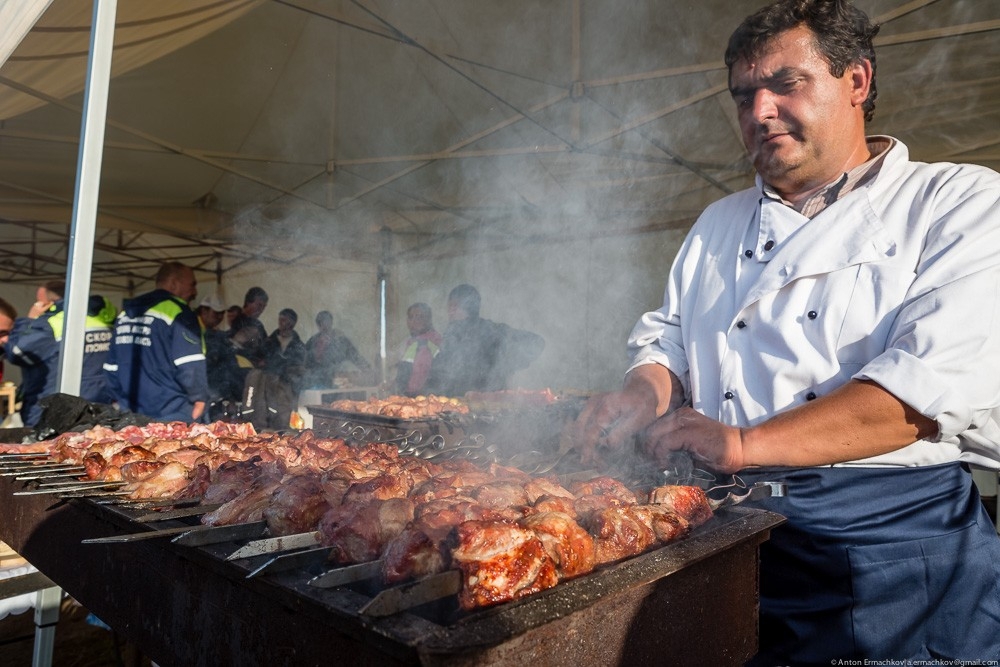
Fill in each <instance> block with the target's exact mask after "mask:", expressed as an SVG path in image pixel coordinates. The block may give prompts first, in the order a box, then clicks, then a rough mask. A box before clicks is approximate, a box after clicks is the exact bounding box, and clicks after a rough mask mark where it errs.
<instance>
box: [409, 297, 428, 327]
mask: <svg viewBox="0 0 1000 667" xmlns="http://www.w3.org/2000/svg"><path fill="white" fill-rule="evenodd" d="M411 310H412V311H414V312H416V313H422V314H423V316H424V317H426V318H427V321H428V322H430V320H431V307H430V306H428V305H427V304H426V303H424V302H422V301H418V302H417V303H414V304H411V305H410V307H409V308H407V309H406V314H407V315H409V314H410V311H411Z"/></svg>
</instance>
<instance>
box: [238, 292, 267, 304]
mask: <svg viewBox="0 0 1000 667" xmlns="http://www.w3.org/2000/svg"><path fill="white" fill-rule="evenodd" d="M258 299H260V300H262V301H263V302H264V303H267V292H265V291H264V288H263V287H251V288H250V289H248V290H247V293H246V296H244V297H243V305H244V306H245V305H247V304H248V303H252V302H254V301H257V300H258Z"/></svg>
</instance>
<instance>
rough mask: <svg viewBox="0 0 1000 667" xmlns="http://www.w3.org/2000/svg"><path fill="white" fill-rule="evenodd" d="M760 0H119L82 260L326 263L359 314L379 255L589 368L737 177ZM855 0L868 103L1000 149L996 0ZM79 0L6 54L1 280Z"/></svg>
mask: <svg viewBox="0 0 1000 667" xmlns="http://www.w3.org/2000/svg"><path fill="white" fill-rule="evenodd" d="M45 4H46V3H45V2H38V3H31V2H24V3H13V5H18V8H22V11H23V12H24V15H25V16H30V14H31V10H32V9H34V10H35V11H36V12H37V9H38V8H39V7H42V6H43V5H45ZM762 4H764V2H763V1H762V0H703V1H701V2H683V3H682V2H666V1H663V0H627V1H623V2H617V3H616V2H610V1H607V0H565V1H561V2H553V1H551V0H507V1H504V2H475V1H472V2H470V1H469V0H408V1H407V2H398V1H390V0H215V1H209V2H202V1H195V0H159V1H158V2H143V1H140V0H119V2H118V17H117V31H116V37H115V49H114V59H113V62H112V74H113V79H112V82H111V88H110V99H109V107H108V121H107V133H106V141H105V153H104V165H103V169H102V184H101V192H100V203H99V209H98V220H97V241H96V244H95V256H94V257H95V259H94V269H93V285H94V288H95V289H100V290H105V291H110V292H116V293H117V292H121V293H124V292H129V291H134V290H135V289H146V288H148V284H144V281H148V278H149V277H150V276H151V275H152V273H153V272H154V271H155V267H156V264H157V263H158V262H160V261H162V260H164V259H179V260H181V261H185V262H187V263H189V264H191V265H193V266H196V267H198V269H199V270H200V274H199V277H200V280H201V281H202V283H203V284H204V283H206V282H210V281H211V280H212V279H213V278H214V279H215V280H216V281H217V282H221V285H220V286H217V288H216V289H221V288H222V287H225V288H226V289H228V290H229V292H230V294H229V295H228V298H229V299H230V300H234V299H236V300H238V297H239V296H240V295H241V293H242V289H245V287H246V286H248V285H249V284H255V283H257V282H266V283H268V284H266V285H265V286H267V287H268V288H269V291H272V297H273V296H274V294H275V293H277V294H279V295H280V296H281V298H282V299H283V300H284V302H285V303H295V302H294V299H295V298H296V296H295V295H296V294H303V296H301V297H300V298H301V301H300V303H302V304H304V303H306V301H307V299H310V300H312V299H317V298H320V297H322V295H323V293H324V286H323V285H322V284H321V283H322V282H324V280H323V279H321V278H319V277H317V276H324V277H325V282H328V283H331V285H327V286H326V292H330V291H332V290H334V289H336V290H337V297H336V299H337V301H338V303H339V302H349V303H351V304H353V305H356V306H357V308H356V309H355V313H354V315H344V318H345V320H346V322H347V324H348V329H350V328H351V325H352V323H353V325H354V327H355V328H354V330H353V331H352V333H353V334H354V335H355V336H359V337H365V338H367V335H368V333H370V331H371V330H372V329H373V327H374V324H373V322H374V319H375V316H374V314H373V313H374V305H373V303H372V302H373V300H374V299H375V298H376V297H375V294H376V293H375V290H374V282H375V278H376V276H377V274H378V272H379V270H380V268H381V270H382V271H383V274H382V275H388V276H389V284H390V290H391V293H390V313H391V314H394V315H397V316H398V314H399V313H400V311H401V310H402V309H405V306H406V305H407V304H408V303H410V302H412V301H416V300H426V301H428V302H431V303H432V305H434V306H435V307H436V308H437V307H439V306H440V305H441V304H442V302H443V295H444V294H445V293H446V292H447V290H448V289H449V288H450V287H451V286H452V285H453V284H455V283H458V282H472V283H474V284H476V285H477V286H479V287H480V289H481V291H483V296H484V314H485V315H486V316H490V315H491V314H492V315H496V316H497V319H504V320H506V321H509V322H511V323H512V324H515V325H520V326H524V327H525V328H534V329H535V330H541V331H542V332H543V333H544V334H546V337H547V338H548V339H549V341H550V348H552V347H553V346H554V345H556V344H559V343H564V344H565V346H566V347H567V348H568V349H567V351H566V352H564V353H562V354H556V353H554V352H550V351H547V352H546V357H545V359H544V360H543V361H542V362H541V366H540V370H539V371H538V373H539V381H542V380H541V374H542V373H549V374H551V373H558V374H561V375H560V377H559V380H561V381H562V384H563V386H595V385H601V384H607V383H608V382H610V381H611V378H614V377H616V373H617V372H618V370H619V365H620V360H619V358H618V356H619V355H617V354H615V353H614V352H612V353H611V354H612V355H614V362H613V363H611V362H608V363H605V364H603V365H602V364H598V366H599V369H598V370H596V371H595V370H593V369H590V370H588V369H587V367H588V364H590V363H592V362H591V361H590V360H591V359H592V358H593V356H594V355H598V354H603V355H608V354H609V353H608V350H609V349H620V345H621V339H622V337H623V335H624V333H625V332H626V331H627V330H628V327H629V326H630V325H631V323H632V321H634V319H635V316H636V315H638V314H639V313H641V312H642V311H643V310H645V309H646V308H649V307H651V306H655V305H656V302H657V300H658V296H659V292H660V290H661V288H662V283H663V278H664V276H665V273H666V270H667V266H668V264H669V258H670V256H671V255H672V253H673V250H674V249H675V248H676V245H677V243H678V241H679V239H680V238H681V236H682V235H683V233H684V231H685V230H686V229H687V228H688V227H689V226H690V224H691V222H692V221H693V219H694V217H695V216H696V215H697V214H698V212H699V211H700V210H701V209H702V208H703V207H704V206H705V205H706V204H707V203H709V202H711V201H713V200H715V199H717V198H719V197H720V196H722V195H724V194H726V193H728V192H732V191H735V190H738V189H741V188H743V187H746V186H747V185H748V184H749V183H750V182H751V180H752V169H751V167H750V166H749V164H748V162H747V160H746V157H745V152H744V150H743V147H742V145H741V142H740V139H739V135H738V132H737V130H736V127H735V123H734V114H733V108H732V103H731V101H730V100H729V95H728V92H727V89H726V71H725V68H724V66H723V64H722V62H721V54H722V50H723V48H724V43H725V39H726V37H727V36H728V34H729V32H730V31H731V30H732V28H733V27H735V25H736V23H737V22H738V21H739V20H740V18H742V16H744V15H746V14H747V13H749V12H751V11H753V10H754V9H756V8H757V7H759V6H760V5H762ZM13 5H12V3H11V2H10V1H9V0H8V1H7V2H4V3H3V4H0V15H2V12H4V11H9V7H11V6H13ZM858 5H859V6H861V7H862V8H863V9H865V10H866V11H868V12H869V14H870V15H871V16H872V17H873V18H874V19H876V20H878V21H880V22H882V23H883V28H882V31H881V33H880V36H879V39H878V43H877V44H878V52H879V59H878V89H879V93H880V96H879V100H878V105H877V110H876V120H875V122H874V123H873V124H872V126H871V130H872V131H873V132H886V133H891V134H893V135H895V136H897V137H899V138H900V139H902V140H903V141H904V142H906V143H907V144H908V145H909V147H910V149H911V153H912V154H913V155H914V157H916V158H917V159H924V160H942V159H944V160H953V161H969V162H978V163H981V164H985V165H987V166H991V167H993V168H997V167H998V165H1000V151H998V150H997V142H998V141H1000V139H998V137H997V134H996V127H998V120H1000V118H998V116H1000V94H998V93H1000V40H998V39H997V30H998V29H1000V2H994V1H992V0H991V1H990V2H980V1H973V0H858ZM90 9H91V8H90V3H81V2H79V0H53V2H52V3H51V5H50V6H49V7H48V9H47V11H45V12H44V14H42V16H41V18H40V19H39V20H38V22H37V24H35V26H34V28H33V29H32V30H31V31H30V32H28V33H27V35H25V36H24V38H23V39H21V40H20V41H19V42H18V43H17V45H16V48H14V49H13V51H12V52H11V54H10V57H9V58H8V59H7V60H6V62H5V63H4V64H3V66H2V68H0V221H2V222H3V225H2V227H3V229H2V231H0V241H2V245H0V248H2V249H0V280H3V281H5V282H8V283H10V282H19V283H26V284H35V283H37V282H40V281H41V280H44V279H46V278H49V277H53V276H58V275H62V273H63V272H64V271H65V248H66V236H67V231H68V226H69V222H70V217H71V207H72V199H73V196H72V195H73V186H74V179H75V168H76V154H77V141H78V137H79V128H80V110H81V106H82V102H81V100H82V89H83V82H84V78H83V77H84V70H85V63H86V54H87V39H88V37H89V21H90ZM25 21H27V19H25V20H24V21H21V23H20V24H21V25H24V23H25ZM13 32H15V33H16V32H17V31H16V30H15V31H13ZM22 32H23V30H22ZM8 39H10V37H9V36H8V35H5V36H4V41H3V42H2V43H0V44H2V45H3V46H4V48H7V41H8ZM12 46H13V45H12ZM0 53H2V52H0ZM304 276H306V277H304ZM290 283H296V284H297V285H295V286H293V285H291V284H290ZM305 283H308V284H305ZM334 283H335V285H333V284H334ZM293 287H294V289H293ZM272 288H273V289H272ZM295 289H298V290H299V291H298V292H296V291H295ZM275 290H276V292H275ZM362 291H365V293H366V296H364V297H362V296H359V295H360V294H361V292H362ZM333 298H334V297H332V296H331V299H333ZM273 301H274V300H273ZM274 302H275V303H277V302H276V301H274ZM279 305H280V304H279ZM324 306H325V307H329V306H327V305H326V304H316V306H315V307H314V308H312V307H306V306H302V307H301V310H300V322H301V321H306V317H309V316H311V315H312V314H313V313H314V312H315V311H316V310H319V309H320V308H321V307H324ZM310 308H311V309H310ZM302 310H305V313H303V312H302ZM438 312H440V311H438ZM335 314H338V313H336V312H335ZM440 324H441V323H440V322H439V325H440ZM612 345H613V346H615V347H614V348H612V347H610V346H612ZM581 365H582V367H581ZM550 377H551V375H550Z"/></svg>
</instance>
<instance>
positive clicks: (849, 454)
mask: <svg viewBox="0 0 1000 667" xmlns="http://www.w3.org/2000/svg"><path fill="white" fill-rule="evenodd" d="M936 433H937V423H936V422H935V421H934V420H932V419H929V418H927V417H925V416H923V415H921V414H920V413H918V412H917V411H916V410H914V409H912V408H911V407H909V406H908V405H906V404H905V403H903V402H902V401H900V400H899V399H897V398H896V397H895V396H893V395H892V394H890V393H889V392H888V391H886V390H885V389H883V388H882V387H881V386H879V385H877V384H875V383H873V382H861V381H856V380H852V381H851V382H848V383H847V384H846V385H844V386H842V387H840V388H838V389H837V390H835V391H833V392H832V393H830V394H829V395H827V396H824V397H822V398H819V399H817V400H815V401H812V402H810V403H806V404H805V405H801V406H798V407H796V408H793V409H791V410H788V411H787V412H783V413H780V414H778V415H776V416H774V417H772V418H771V419H769V420H767V421H766V422H762V423H760V424H758V425H756V426H753V427H750V428H744V429H741V436H742V444H743V457H744V464H745V465H747V466H750V465H756V466H769V465H782V466H815V465H828V464H831V463H843V462H845V461H854V460H857V459H864V458H868V457H871V456H877V455H879V454H885V453H887V452H891V451H895V450H897V449H900V448H901V447H905V446H906V445H909V444H911V443H913V442H916V441H917V440H921V439H924V438H929V437H932V436H934V435H935V434H936Z"/></svg>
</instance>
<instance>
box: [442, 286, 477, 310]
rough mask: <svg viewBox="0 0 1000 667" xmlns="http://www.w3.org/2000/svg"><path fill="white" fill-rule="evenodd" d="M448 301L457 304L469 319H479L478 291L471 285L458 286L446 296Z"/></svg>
mask: <svg viewBox="0 0 1000 667" xmlns="http://www.w3.org/2000/svg"><path fill="white" fill-rule="evenodd" d="M448 300H449V301H454V302H455V303H456V304H458V307H459V308H461V309H462V310H464V311H465V313H466V314H467V315H468V316H469V317H479V304H480V297H479V290H477V289H476V288H475V287H473V286H472V285H464V284H463V285H459V286H458V287H456V288H455V289H453V290H452V291H451V292H450V293H449V294H448Z"/></svg>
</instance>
